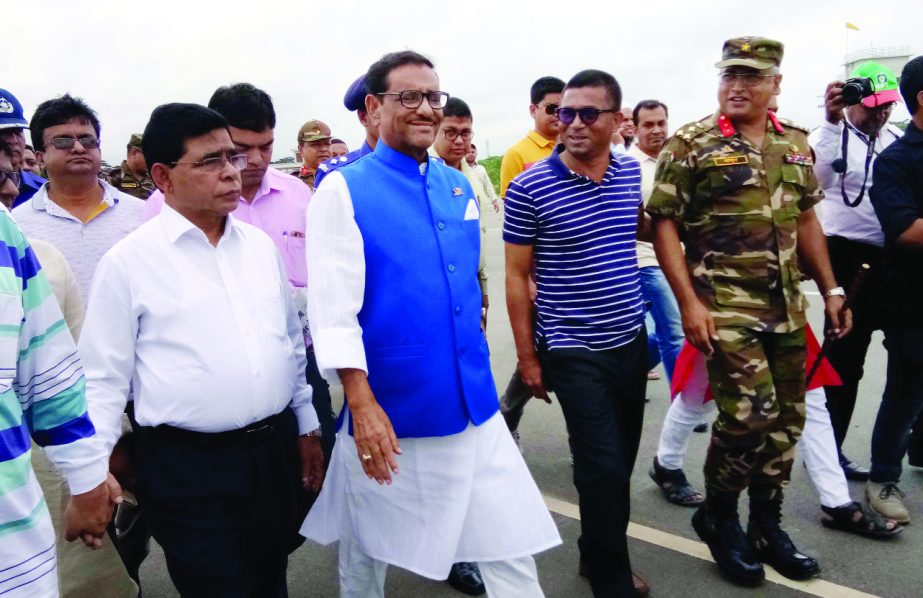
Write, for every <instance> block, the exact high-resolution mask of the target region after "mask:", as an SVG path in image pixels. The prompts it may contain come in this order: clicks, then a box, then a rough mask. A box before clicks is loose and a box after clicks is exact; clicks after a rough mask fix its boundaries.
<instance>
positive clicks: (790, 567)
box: [747, 518, 820, 580]
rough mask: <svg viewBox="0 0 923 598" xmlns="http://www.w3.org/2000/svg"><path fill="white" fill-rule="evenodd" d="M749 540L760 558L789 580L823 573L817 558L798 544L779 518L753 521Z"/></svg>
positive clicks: (749, 527)
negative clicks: (782, 525) (793, 540)
mask: <svg viewBox="0 0 923 598" xmlns="http://www.w3.org/2000/svg"><path fill="white" fill-rule="evenodd" d="M747 539H748V540H749V541H750V545H751V546H752V547H753V550H754V552H756V556H757V557H758V558H759V559H760V560H761V561H763V562H764V563H766V564H767V565H769V566H770V567H772V568H773V569H775V570H776V571H778V572H779V573H780V574H781V575H784V576H785V577H787V578H789V579H796V580H804V579H811V578H812V577H817V575H818V573H820V565H818V564H817V560H816V559H814V558H813V557H810V556H808V555H806V554H804V553H802V552H800V551H799V550H798V549H797V548H796V547H795V544H794V543H793V542H792V539H791V538H790V537H789V536H788V534H787V533H785V531H784V530H783V529H782V528H781V526H780V525H779V521H778V520H777V519H776V520H771V519H765V518H761V519H758V520H756V521H753V520H751V521H750V523H749V525H748V526H747Z"/></svg>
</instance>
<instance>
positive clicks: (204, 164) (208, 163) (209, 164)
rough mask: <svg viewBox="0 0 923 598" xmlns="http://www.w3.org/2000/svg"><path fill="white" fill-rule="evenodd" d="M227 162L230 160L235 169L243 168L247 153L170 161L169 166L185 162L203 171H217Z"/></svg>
mask: <svg viewBox="0 0 923 598" xmlns="http://www.w3.org/2000/svg"><path fill="white" fill-rule="evenodd" d="M228 162H230V163H231V166H233V167H234V168H235V169H236V170H243V169H244V168H246V167H247V154H223V155H221V156H215V157H213V158H205V159H204V160H199V161H197V162H171V163H170V166H171V167H172V166H177V165H179V164H187V165H189V166H192V167H193V168H201V169H202V170H203V171H204V172H219V171H220V170H222V169H223V168H224V165H225V164H227V163H228Z"/></svg>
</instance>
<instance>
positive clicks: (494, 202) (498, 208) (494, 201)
mask: <svg viewBox="0 0 923 598" xmlns="http://www.w3.org/2000/svg"><path fill="white" fill-rule="evenodd" d="M493 204H494V212H499V211H500V203H499V202H498V201H497V200H496V199H495V200H493Z"/></svg>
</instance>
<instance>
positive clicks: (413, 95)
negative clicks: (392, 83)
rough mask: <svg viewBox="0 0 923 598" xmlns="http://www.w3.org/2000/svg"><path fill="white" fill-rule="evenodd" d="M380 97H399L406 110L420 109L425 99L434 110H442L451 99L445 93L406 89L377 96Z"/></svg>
mask: <svg viewBox="0 0 923 598" xmlns="http://www.w3.org/2000/svg"><path fill="white" fill-rule="evenodd" d="M375 95H379V96H397V98H398V100H400V102H401V106H403V107H404V108H410V109H411V110H412V109H414V108H419V107H420V106H421V105H422V104H423V98H424V97H425V98H426V101H427V102H429V105H430V108H432V109H433V110H442V109H443V108H445V103H446V101H448V99H449V94H448V93H447V92H445V91H425V92H424V91H419V90H417V89H405V90H404V91H391V92H383V93H379V94H375Z"/></svg>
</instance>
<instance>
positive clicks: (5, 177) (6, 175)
mask: <svg viewBox="0 0 923 598" xmlns="http://www.w3.org/2000/svg"><path fill="white" fill-rule="evenodd" d="M20 178H21V174H20V173H19V172H13V171H12V170H0V187H3V186H4V185H6V182H7V181H12V182H13V184H14V185H16V186H17V187H19V180H20Z"/></svg>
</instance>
